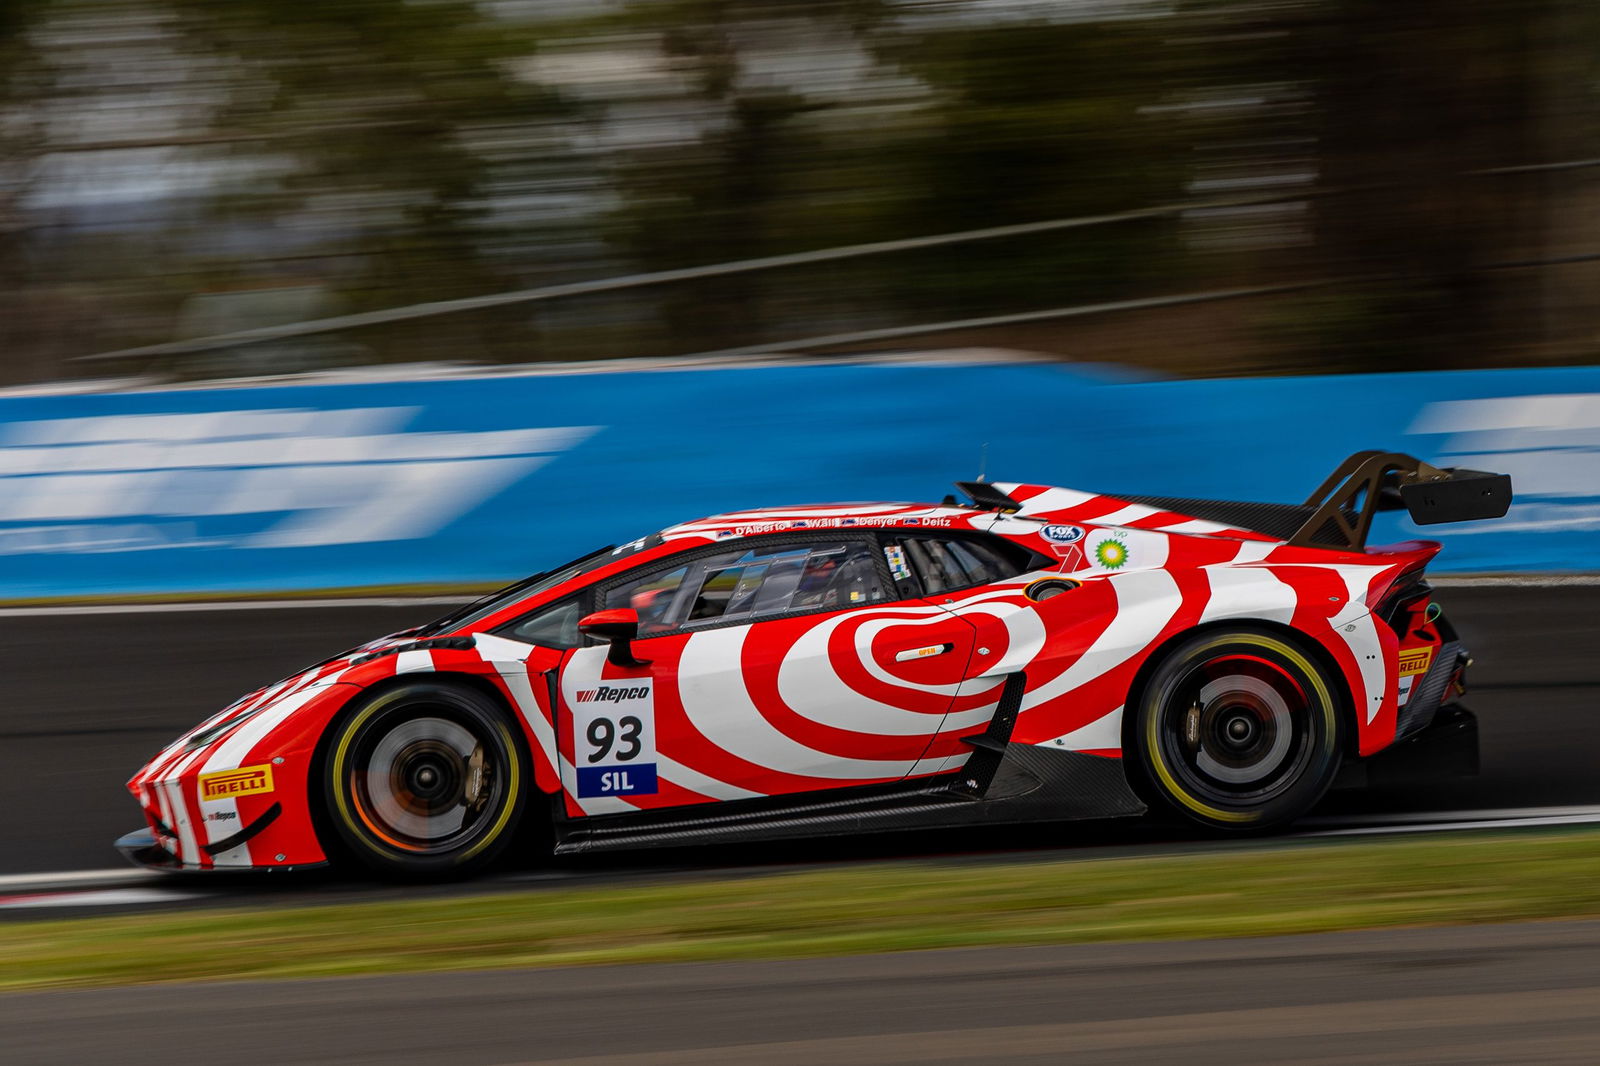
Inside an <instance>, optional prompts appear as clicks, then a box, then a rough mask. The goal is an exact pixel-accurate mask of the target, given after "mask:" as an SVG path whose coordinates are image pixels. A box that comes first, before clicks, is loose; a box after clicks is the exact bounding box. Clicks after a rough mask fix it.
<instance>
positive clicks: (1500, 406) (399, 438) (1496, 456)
mask: <svg viewBox="0 0 1600 1066" xmlns="http://www.w3.org/2000/svg"><path fill="white" fill-rule="evenodd" d="M985 443H987V444H988V473H989V475H990V476H991V477H992V478H994V479H995V480H1017V481H1033V482H1043V483H1049V484H1059V485H1068V486H1072V487H1076V488H1083V489H1090V490H1097V491H1107V492H1119V491H1120V492H1129V493H1159V494H1168V495H1194V496H1217V497H1227V498H1239V499H1266V500H1289V501H1298V500H1299V499H1300V498H1302V497H1304V495H1305V494H1306V493H1307V492H1309V491H1310V490H1311V489H1312V488H1314V487H1315V486H1316V484H1317V483H1318V481H1320V479H1321V478H1322V477H1323V476H1324V475H1325V474H1326V473H1327V472H1328V471H1329V470H1331V469H1332V467H1333V466H1334V465H1335V464H1336V463H1337V462H1338V461H1339V460H1340V459H1342V458H1343V457H1344V456H1345V455H1347V454H1348V453H1350V452H1352V451H1356V450H1360V449H1363V448H1393V449H1396V450H1400V451H1408V452H1412V453H1413V454H1416V455H1418V456H1421V457H1423V458H1428V459H1432V460H1435V461H1438V462H1440V463H1441V464H1455V465H1463V466H1476V467H1479V468H1482V469H1490V470H1499V471H1505V472H1508V473H1511V474H1512V475H1513V477H1514V479H1515V482H1516V489H1517V497H1518V499H1517V503H1516V505H1515V506H1514V508H1513V510H1512V513H1511V514H1510V515H1509V516H1508V517H1507V518H1506V519H1503V520H1501V521H1498V522H1482V523H1468V524H1463V525H1458V526H1436V527H1432V528H1431V529H1429V530H1427V531H1422V530H1418V529H1417V528H1416V527H1414V526H1411V525H1410V524H1409V522H1407V521H1406V520H1405V519H1403V518H1401V517H1398V516H1384V517H1383V518H1382V519H1381V520H1380V521H1381V522H1382V523H1383V524H1382V526H1381V527H1380V529H1379V530H1377V531H1376V533H1375V535H1374V541H1375V542H1376V541H1379V540H1381V539H1398V538H1400V537H1402V536H1417V535H1425V536H1430V537H1436V538H1438V539H1440V540H1443V541H1444V542H1445V544H1446V550H1445V553H1444V555H1443V557H1442V558H1441V560H1440V562H1439V564H1438V568H1439V569H1443V570H1453V571H1466V572H1484V571H1511V570H1554V571H1559V570H1586V569H1595V568H1597V567H1600V369H1595V368H1579V369H1546V370H1523V371H1513V370H1504V371H1483V372H1460V373H1441V374H1386V375H1374V376H1343V377H1307V378H1292V379H1239V380H1218V381H1142V382H1141V381H1126V380H1119V379H1117V378H1115V377H1113V376H1110V375H1109V374H1106V373H1103V372H1097V371H1095V370H1093V369H1084V368H1078V367H1071V366H1060V365H1051V364H1041V363H1008V364H992V363H991V364H968V365H961V364H955V363H949V362H942V363H929V364H923V365H892V364H882V363H878V364H873V363H864V364H857V365H847V364H838V363H833V364H822V365H804V364H795V365H784V366H767V367H759V368H749V369H732V368H729V369H709V370H683V371H669V370H662V371H648V372H635V373H628V374H620V373H571V374H549V375H538V376H522V377H518V376H502V377H486V378H456V379H445V380H432V381H394V382H379V383H366V384H305V385H292V386H277V387H264V388H226V389H182V390H168V391H141V392H122V393H108V394H95V395H76V396H12V397H5V398H0V597H4V598H19V597H36V596H77V595H87V594H125V593H160V592H191V591H193V592H198V591H233V590H239V591H245V590H274V589H308V588H331V587H343V586H360V585H384V584H396V583H416V582H454V581H491V580H499V579H510V578H513V577H515V576H518V575H520V574H523V573H526V572H529V571H532V570H537V569H542V568H544V567H546V566H548V565H551V564H553V563H555V562H559V561H560V560H563V559H566V558H569V557H571V556H574V555H577V554H579V553H581V552H583V551H586V550H588V549H590V548H592V547H596V546H598V545H601V544H604V543H608V542H613V541H621V540H625V539H631V538H633V537H636V536H639V535H641V534H643V533H648V532H650V531H653V530H655V529H658V528H661V527H663V526H666V525H670V524H672V523H675V522H678V521H682V520H684V519H688V518H693V517H698V516H700V515H703V514H706V513H710V512H715V511H722V510H731V509H737V508H745V507H758V506H764V505H770V504H774V503H795V502H814V501H832V500H853V499H862V500H868V499H911V500H918V499H920V500H936V499H938V498H939V497H940V496H942V495H943V494H944V493H945V492H946V491H948V489H949V482H951V481H952V480H955V479H957V478H970V477H972V476H973V475H975V474H976V473H977V472H978V464H979V454H980V450H981V448H982V446H983V445H984V444H985Z"/></svg>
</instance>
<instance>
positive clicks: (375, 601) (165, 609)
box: [0, 574, 1600, 618]
mask: <svg viewBox="0 0 1600 1066" xmlns="http://www.w3.org/2000/svg"><path fill="white" fill-rule="evenodd" d="M1428 582H1429V584H1432V585H1434V586H1437V587H1439V588H1464V589H1472V588H1530V589H1546V588H1563V587H1589V586H1600V574H1462V575H1450V574H1440V575H1429V577H1428ZM471 599H472V597H471V596H373V597H365V596H347V597H323V598H320V599H301V600H226V601H224V600H216V601H212V600H206V601H202V602H195V603H104V604H86V605H84V606H77V607H75V606H70V605H65V604H62V605H56V606H48V607H0V618H46V617H53V616H57V615H69V616H70V615H94V614H183V613H185V612H190V611H195V612H198V611H283V610H292V609H294V608H296V607H451V606H455V605H458V604H463V603H467V602H469V601H470V600H471Z"/></svg>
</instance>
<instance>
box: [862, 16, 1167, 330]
mask: <svg viewBox="0 0 1600 1066" xmlns="http://www.w3.org/2000/svg"><path fill="white" fill-rule="evenodd" d="M880 47H881V48H882V50H883V52H884V54H886V55H888V56H890V57H892V58H894V59H895V60H896V61H898V62H899V63H900V64H901V65H902V66H903V67H904V68H905V69H907V70H908V71H911V72H913V73H915V74H916V75H917V76H918V77H920V78H921V79H922V80H924V81H925V82H926V83H927V84H928V85H929V87H930V89H931V92H932V95H931V100H930V103H929V107H928V109H927V111H926V113H925V114H924V116H923V118H922V121H921V122H919V124H918V125H919V127H920V128H918V129H917V130H916V132H915V133H914V134H913V135H912V136H911V137H910V138H909V140H908V143H907V144H906V145H905V146H904V148H903V149H902V150H901V154H900V161H901V166H900V169H899V171H898V173H897V175H896V176H897V178H898V182H897V187H896V188H894V189H893V191H892V192H891V193H890V196H891V197H892V199H893V201H894V202H895V203H894V216H895V218H896V224H895V228H897V229H899V230H902V231H904V232H907V233H938V232H941V231H951V230H964V229H976V228H980V227H986V226H1000V225H1009V224H1014V223H1023V222H1035V221H1042V220H1046V219H1052V218H1073V217H1078V216H1084V215H1098V214H1111V213H1117V212H1122V211H1129V210H1134V209H1137V208H1143V207H1151V206H1156V205H1160V204H1172V203H1177V202H1179V201H1181V200H1183V199H1184V198H1185V185H1186V181H1187V179H1188V177H1189V175H1190V172H1191V166H1192V161H1191V155H1192V150H1191V145H1190V140H1189V138H1188V136H1187V135H1186V132H1185V130H1184V129H1183V127H1182V126H1181V125H1180V124H1179V123H1180V121H1181V120H1180V117H1179V113H1178V112H1176V111H1173V110H1170V109H1168V108H1166V107H1164V106H1163V105H1165V104H1167V103H1169V102H1170V101H1171V99H1172V98H1173V94H1174V93H1175V91H1177V90H1178V89H1180V88H1181V87H1183V86H1184V85H1185V84H1186V83H1187V79H1188V78H1189V77H1190V75H1191V74H1192V71H1191V70H1190V69H1188V53H1187V50H1186V49H1184V48H1183V47H1181V46H1180V45H1179V44H1178V43H1177V42H1175V41H1174V40H1173V29H1172V27H1171V26H1169V25H1166V24H1165V23H1164V20H1161V19H1133V18H1128V19H1111V20H1106V21H1089V20H1083V21H1069V20H1060V21H1048V22H1046V21H1039V22H1022V23H1010V24H996V25H983V24H979V25H958V26H953V27H948V28H937V29H932V30H928V31H926V32H901V33H897V34H895V35H893V36H892V37H890V38H888V39H886V40H884V41H883V43H882V44H881V45H880ZM1183 269H1184V268H1183V266H1182V264H1181V255H1180V248H1179V246H1178V244H1177V242H1176V240H1175V231H1174V229H1173V227H1172V226H1171V224H1170V223H1161V224H1157V225H1153V226H1152V225H1147V224H1142V223H1141V224H1115V225H1109V226H1101V227H1095V228H1091V229H1083V230H1075V231H1069V232H1066V233H1058V234H1052V235H1050V236H1047V237H1043V238H1039V239H1035V240H1029V241H1025V242H1020V243H1019V242H1013V241H1002V242H983V243H979V244H973V245H969V246H965V247H960V248H957V249H954V250H952V251H943V252H940V253H937V254H935V255H932V256H929V257H928V261H927V269H926V270H925V271H918V272H908V274H907V275H906V281H907V283H908V285H909V286H910V292H909V294H908V295H909V296H910V297H911V299H912V301H913V303H914V304H915V305H917V306H918V307H919V309H920V310H921V311H922V312H924V313H925V312H927V311H931V310H934V309H937V308H946V309H957V308H959V309H964V310H969V311H972V312H974V313H981V312H982V311H983V310H985V309H1001V310H1011V309H1035V308H1047V307H1059V306H1063V305H1069V304H1074V303H1083V302H1089V301H1092V300H1095V299H1100V298H1103V297H1108V296H1112V295H1118V294H1120V295H1149V294H1150V293H1151V292H1152V291H1158V292H1159V291H1170V290H1171V289H1172V287H1173V285H1174V281H1175V280H1176V279H1177V278H1178V277H1179V276H1180V275H1181V274H1182V272H1183ZM1135 287H1138V291H1137V292H1135V291H1134V289H1135Z"/></svg>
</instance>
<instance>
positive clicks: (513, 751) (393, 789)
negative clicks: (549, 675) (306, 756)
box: [322, 681, 529, 877]
mask: <svg viewBox="0 0 1600 1066" xmlns="http://www.w3.org/2000/svg"><path fill="white" fill-rule="evenodd" d="M528 780H529V773H528V770H527V760H526V756H525V755H524V754H523V752H522V748H521V745H520V744H519V743H518V742H517V740H516V738H515V736H514V735H513V732H512V726H511V723H510V722H509V720H508V719H507V716H506V715H505V713H504V712H503V711H502V710H501V709H500V708H499V706H497V705H496V704H495V703H494V701H492V700H490V699H489V698H488V697H486V696H483V695H481V694H479V693H477V692H474V691H472V690H471V689H467V688H461V687H457V686H455V685H449V684H443V683H440V682H436V681H435V682H429V681H418V682H412V683H410V684H406V685H401V686H399V687H397V688H392V689H389V690H388V691H386V692H381V693H379V694H378V695H376V696H373V697H371V698H370V699H368V700H366V701H365V702H362V703H359V704H357V705H356V706H355V707H354V708H353V709H352V711H351V712H350V713H349V714H348V715H347V716H346V717H345V718H344V719H343V720H342V721H341V722H340V723H339V724H338V725H337V726H336V727H335V730H334V733H333V735H332V736H331V738H330V743H329V747H328V754H327V758H326V759H325V760H324V771H323V782H322V783H323V792H324V795H325V797H326V800H327V812H328V815H329V821H330V822H331V823H332V826H333V829H334V831H335V832H336V833H337V834H338V837H339V839H340V841H341V842H343V844H344V845H345V847H346V849H347V850H348V851H349V852H350V854H352V855H353V856H354V857H355V858H356V859H358V860H359V861H361V862H363V863H365V864H366V865H367V866H369V867H371V868H373V869H375V870H377V871H379V872H381V873H385V874H389V875H397V876H411V877H441V876H459V875H462V874H466V873H469V872H471V871H474V870H477V869H479V868H481V867H482V866H484V865H485V864H487V863H488V862H489V861H490V860H492V859H493V858H495V856H497V855H498V854H499V853H500V852H501V851H502V850H503V849H504V848H505V846H506V844H507V843H508V842H509V841H510V840H511V839H512V837H513V835H514V834H515V831H516V828H517V823H518V822H519V821H520V820H521V817H522V812H523V808H524V806H525V805H526V792H527V789H528Z"/></svg>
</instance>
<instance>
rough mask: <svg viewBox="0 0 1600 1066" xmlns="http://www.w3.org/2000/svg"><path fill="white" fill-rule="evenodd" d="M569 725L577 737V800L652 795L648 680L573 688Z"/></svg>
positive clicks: (653, 775) (651, 701)
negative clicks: (575, 689)
mask: <svg viewBox="0 0 1600 1066" xmlns="http://www.w3.org/2000/svg"><path fill="white" fill-rule="evenodd" d="M573 725H574V726H575V727H576V731H577V735H578V737H579V738H580V739H579V744H580V750H579V752H578V758H579V765H578V767H577V772H578V797H579V798H580V799H587V798H591V797H598V796H645V795H654V794H655V792H656V789H657V786H656V745H655V686H654V679H653V678H640V679H632V680H628V681H620V682H619V681H604V682H601V683H600V684H599V685H598V686H596V687H595V688H592V689H579V690H578V691H577V692H576V693H574V700H573Z"/></svg>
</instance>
